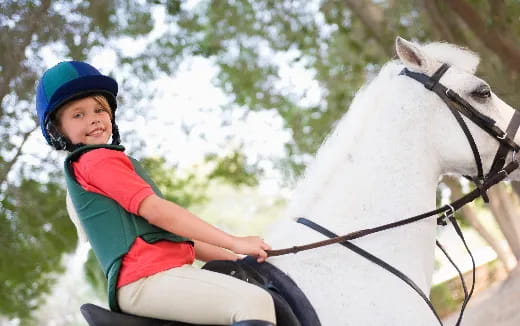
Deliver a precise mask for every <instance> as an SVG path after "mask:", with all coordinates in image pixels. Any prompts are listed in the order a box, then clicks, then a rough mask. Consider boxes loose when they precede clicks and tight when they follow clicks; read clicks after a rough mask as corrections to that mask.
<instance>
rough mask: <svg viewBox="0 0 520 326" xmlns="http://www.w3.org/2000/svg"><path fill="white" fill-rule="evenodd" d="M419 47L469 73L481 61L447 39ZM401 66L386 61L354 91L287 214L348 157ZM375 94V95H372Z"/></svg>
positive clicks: (302, 206)
mask: <svg viewBox="0 0 520 326" xmlns="http://www.w3.org/2000/svg"><path fill="white" fill-rule="evenodd" d="M422 49H423V50H424V51H425V53H426V55H428V56H429V57H430V58H433V59H435V60H437V61H439V62H442V63H448V64H450V65H452V66H456V67H457V68H458V69H461V70H463V71H467V72H469V73H472V74H473V73H474V72H475V70H476V69H477V66H478V64H479V61H480V58H479V56H478V55H477V54H475V53H474V52H472V51H469V50H467V49H464V48H461V47H458V46H455V45H452V44H448V43H442V42H434V43H429V44H426V45H423V46H422ZM402 68H403V64H402V63H401V62H400V61H399V60H392V61H390V62H388V63H386V64H385V65H384V66H383V67H382V68H381V71H380V72H379V73H378V74H377V75H376V76H375V78H373V79H372V80H371V81H369V82H367V83H365V84H364V85H363V86H362V87H361V88H360V89H359V90H358V91H357V93H356V95H355V96H354V98H353V100H352V103H351V105H350V107H349V110H348V112H347V113H346V114H344V115H343V117H342V118H341V119H340V120H338V122H337V123H336V126H335V127H334V128H333V131H332V132H331V133H330V134H329V135H328V136H327V137H326V139H325V141H324V143H323V144H322V145H321V146H320V148H319V149H318V151H317V153H316V155H315V159H314V161H313V162H311V164H310V165H309V166H308V168H307V169H306V171H305V175H304V177H303V178H302V179H301V181H300V183H299V184H298V186H297V188H296V191H295V192H294V196H293V200H292V201H291V202H290V204H289V207H288V213H289V216H298V214H299V213H300V212H305V211H307V207H308V206H307V205H311V203H313V202H314V201H315V200H316V199H317V198H319V197H320V196H322V195H323V192H322V191H321V190H320V189H326V187H327V185H328V183H329V182H330V181H331V180H333V178H334V176H335V175H336V174H337V173H338V171H341V169H342V168H343V166H344V163H346V161H347V160H349V151H350V149H351V148H352V147H353V145H354V144H355V142H356V139H357V138H358V137H356V135H359V134H361V133H362V131H363V129H364V128H366V126H367V125H369V122H370V120H371V119H372V116H373V115H375V114H377V108H378V107H379V106H380V105H382V103H381V101H385V99H386V98H387V96H385V94H384V93H385V91H386V90H387V89H388V87H387V86H388V85H389V84H390V83H392V84H394V85H397V87H399V86H398V85H400V83H399V82H398V81H393V79H394V78H396V77H397V76H398V75H399V72H400V71H401V70H402ZM394 91H395V90H394ZM403 91H404V92H405V91H406V90H403ZM398 93H399V92H398ZM374 94H378V96H373V95H374Z"/></svg>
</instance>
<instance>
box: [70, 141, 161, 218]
mask: <svg viewBox="0 0 520 326" xmlns="http://www.w3.org/2000/svg"><path fill="white" fill-rule="evenodd" d="M72 167H73V169H74V173H75V176H76V180H77V181H78V183H79V184H80V185H81V186H82V187H83V189H85V190H87V191H91V192H95V193H98V194H100V195H103V196H106V197H109V198H111V199H113V200H115V201H116V202H117V203H119V205H121V206H122V207H123V208H124V209H126V210H127V211H129V212H130V213H133V214H136V215H137V214H138V211H139V205H141V202H142V201H143V200H144V199H145V198H146V197H148V196H150V195H152V194H154V192H153V190H152V187H151V186H150V185H149V184H148V183H146V181H144V180H143V179H142V178H141V177H140V176H139V175H138V174H137V173H136V172H135V170H134V167H133V165H132V162H131V161H130V159H129V158H128V156H126V154H125V153H123V152H121V151H117V150H111V149H107V148H100V149H95V150H92V151H89V152H87V153H85V154H83V155H82V156H81V157H80V158H79V160H78V161H77V162H74V163H73V164H72Z"/></svg>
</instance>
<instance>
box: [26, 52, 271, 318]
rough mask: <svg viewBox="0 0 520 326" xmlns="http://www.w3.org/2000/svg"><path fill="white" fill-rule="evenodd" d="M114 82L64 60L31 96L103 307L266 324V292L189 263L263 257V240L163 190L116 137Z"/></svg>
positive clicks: (152, 314)
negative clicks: (95, 270)
mask: <svg viewBox="0 0 520 326" xmlns="http://www.w3.org/2000/svg"><path fill="white" fill-rule="evenodd" d="M117 90H118V85H117V82H116V81H115V80H114V79H112V78H110V77H108V76H104V75H102V74H101V73H100V72H99V71H98V70H97V69H95V68H94V67H92V66H91V65H89V64H87V63H84V62H78V61H69V62H61V63H59V64H57V65H56V66H54V67H52V68H50V69H49V70H47V71H46V72H45V73H44V74H43V76H42V78H41V80H40V82H39V84H38V87H37V95H36V110H37V114H38V118H39V122H40V126H41V130H42V133H43V135H44V137H45V139H46V140H47V142H48V143H49V144H50V145H51V146H53V147H54V148H55V149H57V150H66V151H69V152H70V154H69V156H68V157H67V159H66V160H65V176H66V181H67V188H68V191H69V194H70V196H71V199H72V203H73V206H74V208H75V211H76V213H77V215H78V216H79V219H80V221H81V226H82V228H83V229H84V230H85V232H86V234H87V237H88V239H89V241H90V244H91V246H92V249H93V250H94V253H95V254H96V257H97V259H98V261H99V263H100V265H101V267H102V269H103V271H104V273H105V275H106V277H107V279H108V294H109V305H110V308H111V309H112V310H114V311H123V312H126V313H130V314H135V315H141V316H147V317H153V318H159V319H166V320H176V321H182V322H187V323H194V324H219V325H229V324H233V323H237V324H236V325H239V324H240V325H249V324H251V323H255V324H254V325H274V323H275V311H274V304H273V301H272V299H271V297H270V295H269V294H268V293H267V292H266V291H264V290H263V289H261V288H259V287H256V286H254V285H251V284H248V283H246V282H243V281H239V280H237V279H235V278H233V277H229V276H227V275H223V274H218V273H214V272H210V271H206V270H202V269H199V268H195V267H194V266H192V263H193V261H194V259H195V258H197V259H200V260H203V261H207V260H213V259H229V260H236V259H238V258H239V257H238V256H237V254H245V255H251V256H255V257H257V259H258V261H264V260H265V258H266V257H267V255H266V252H265V250H267V249H270V247H269V245H268V244H266V243H265V242H264V241H263V240H262V239H261V238H259V237H256V236H251V237H236V236H233V235H230V234H227V233H225V232H223V231H221V230H219V229H218V228H215V227H213V226H211V225H209V224H208V223H206V222H204V221H203V220H201V219H199V218H198V217H196V216H195V215H193V214H191V213H190V212H188V211H187V210H185V209H183V208H182V207H180V206H178V205H176V204H175V203H172V202H169V201H167V200H165V199H163V198H162V196H161V193H160V191H159V190H158V189H157V188H156V186H155V184H154V183H153V182H152V180H150V178H149V177H148V176H147V175H146V173H145V172H144V170H143V169H142V167H141V166H140V165H139V163H138V162H137V161H135V160H134V159H133V158H131V157H129V156H127V155H126V154H125V153H124V148H123V147H122V146H120V145H119V142H120V138H119V132H118V128H117V125H116V123H115V121H116V119H115V113H116V107H117V102H116V96H117ZM110 139H112V141H111V145H107V143H108V141H109V140H110ZM223 248H225V249H228V250H225V249H223ZM235 253H236V254H235Z"/></svg>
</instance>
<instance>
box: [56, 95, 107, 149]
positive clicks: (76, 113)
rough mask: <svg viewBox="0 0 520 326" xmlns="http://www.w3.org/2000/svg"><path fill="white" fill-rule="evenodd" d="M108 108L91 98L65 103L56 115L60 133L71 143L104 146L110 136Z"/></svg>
mask: <svg viewBox="0 0 520 326" xmlns="http://www.w3.org/2000/svg"><path fill="white" fill-rule="evenodd" d="M110 116H111V115H110V108H105V107H104V106H103V105H101V104H100V103H99V102H98V101H96V100H95V99H94V98H93V97H85V98H82V99H79V100H74V101H70V102H68V103H66V104H65V105H64V106H63V107H62V108H60V109H59V111H58V112H57V115H56V118H57V119H56V120H57V121H58V126H59V129H60V131H61V132H62V133H63V134H64V135H65V136H66V137H67V138H68V139H69V140H70V141H71V142H72V143H73V144H79V143H82V144H85V145H99V144H106V143H107V142H108V140H109V139H110V136H112V122H111V120H110Z"/></svg>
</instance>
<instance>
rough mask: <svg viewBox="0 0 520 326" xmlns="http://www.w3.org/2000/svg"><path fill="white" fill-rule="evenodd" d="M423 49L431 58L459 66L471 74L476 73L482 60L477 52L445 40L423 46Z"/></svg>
mask: <svg viewBox="0 0 520 326" xmlns="http://www.w3.org/2000/svg"><path fill="white" fill-rule="evenodd" d="M422 48H423V50H424V51H425V52H426V54H427V55H428V56H430V57H431V58H433V59H435V60H437V61H439V62H442V63H447V64H449V65H451V66H454V67H457V68H459V69H461V70H464V71H466V72H468V73H470V74H474V73H475V71H476V70H477V67H478V64H479V62H480V57H479V56H478V54H476V53H475V52H473V51H471V50H469V49H466V48H463V47H460V46H457V45H454V44H449V43H444V42H433V43H428V44H426V45H423V46H422Z"/></svg>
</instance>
